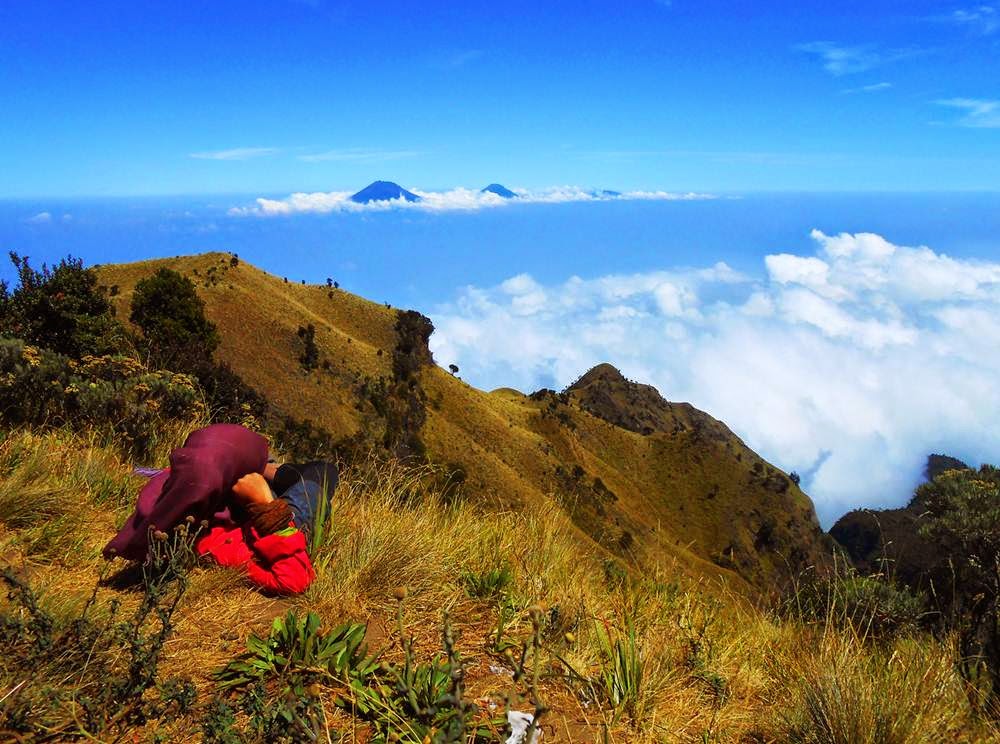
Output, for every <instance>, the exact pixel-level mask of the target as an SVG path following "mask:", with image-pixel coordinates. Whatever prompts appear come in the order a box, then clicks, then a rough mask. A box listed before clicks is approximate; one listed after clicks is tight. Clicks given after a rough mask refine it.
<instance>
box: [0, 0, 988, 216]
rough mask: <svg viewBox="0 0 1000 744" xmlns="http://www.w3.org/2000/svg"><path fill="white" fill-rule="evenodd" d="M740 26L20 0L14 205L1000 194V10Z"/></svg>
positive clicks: (6, 90)
mask: <svg viewBox="0 0 1000 744" xmlns="http://www.w3.org/2000/svg"><path fill="white" fill-rule="evenodd" d="M734 5H736V4H734V3H729V2H721V0H699V2H693V1H692V0H673V2H666V1H660V2H657V1H656V0H648V1H646V0H631V1H630V2H629V3H627V5H624V6H623V4H615V3H607V2H573V3H565V2H552V3H538V2H521V1H520V0H508V1H507V2H503V3H495V2H491V3H485V2H469V3H443V2H442V3H434V2H432V3H413V2H407V3H401V2H380V3H351V2H334V1H333V0H270V1H269V2H265V3H254V2H246V1H245V0H244V1H241V2H203V3H176V2H169V3H168V2H155V1H154V2H142V3H135V2H102V1H101V0H95V1H94V2H90V3H75V2H74V3H71V2H49V1H46V0H36V1H34V2H4V3H2V4H0V107H2V110H3V112H4V113H3V115H2V117H0V197H37V196H106V195H142V194H192V193H237V192H238V193H254V194H287V193H288V192H291V191H298V190H302V191H332V190H338V189H345V190H348V189H352V188H358V187H360V186H363V185H364V184H366V183H367V182H369V181H371V180H373V179H374V178H380V177H381V178H390V179H392V180H397V181H399V182H401V183H403V184H404V185H407V186H412V187H418V188H425V189H444V188H451V187H454V186H458V185H465V186H480V185H483V184H485V183H488V182H490V181H500V182H503V183H506V184H508V185H511V186H520V187H525V188H542V187H549V186H555V185H563V184H574V185H585V186H602V187H610V188H621V189H669V190H698V191H715V192H723V191H749V190H772V189H779V190H815V191H824V190H849V191H857V190H870V189H874V190H970V189H971V190H995V189H997V187H998V186H1000V177H998V175H997V174H998V173H1000V82H998V80H1000V75H998V74H997V73H998V68H1000V65H998V64H997V62H998V57H1000V4H998V3H995V2H990V1H984V0H978V1H977V0H973V1H972V2H955V3H949V2H921V1H916V2H914V1H912V0H911V1H909V2H902V1H898V2H897V1H883V2H870V1H869V2H856V1H854V0H848V1H847V2H841V3H837V4H835V5H832V4H830V3H827V2H816V1H814V0H806V1H805V2H772V3H768V4H767V5H766V7H762V6H763V5H764V4H761V3H746V4H739V6H741V7H733V6H734ZM623 7H624V8H625V9H624V10H623Z"/></svg>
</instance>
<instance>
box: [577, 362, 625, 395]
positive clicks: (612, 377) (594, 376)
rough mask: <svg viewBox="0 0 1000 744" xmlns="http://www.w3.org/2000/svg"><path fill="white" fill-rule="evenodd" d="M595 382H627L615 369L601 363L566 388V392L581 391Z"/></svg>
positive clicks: (605, 363) (606, 363)
mask: <svg viewBox="0 0 1000 744" xmlns="http://www.w3.org/2000/svg"><path fill="white" fill-rule="evenodd" d="M597 382H611V383H623V382H627V380H626V379H625V376H624V375H623V374H622V373H621V372H620V371H619V370H618V368H617V367H615V366H614V365H612V364H609V363H608V362H601V363H600V364H598V365H597V366H595V367H593V368H591V369H590V370H588V371H587V372H585V373H584V374H583V376H581V377H580V379H579V380H577V381H576V382H574V383H573V384H572V385H570V386H569V387H568V388H566V392H573V391H574V390H582V389H583V388H586V387H588V386H590V385H593V384H594V383H597Z"/></svg>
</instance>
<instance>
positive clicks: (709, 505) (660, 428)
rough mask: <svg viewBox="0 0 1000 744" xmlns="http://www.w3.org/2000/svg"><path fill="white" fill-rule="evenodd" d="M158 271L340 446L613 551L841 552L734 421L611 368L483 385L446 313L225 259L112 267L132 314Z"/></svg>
mask: <svg viewBox="0 0 1000 744" xmlns="http://www.w3.org/2000/svg"><path fill="white" fill-rule="evenodd" d="M161 267H169V268H173V269H174V270H177V271H179V272H181V273H182V274H184V275H186V276H189V277H190V278H192V280H193V281H195V282H196V284H198V292H199V295H200V296H201V297H202V299H203V300H204V302H205V310H206V314H207V316H208V317H209V319H210V320H212V321H213V322H214V323H216V325H217V326H218V328H219V332H220V336H221V338H222V343H221V345H220V347H219V351H218V354H219V357H220V359H221V360H222V361H224V362H226V363H227V364H229V365H230V366H231V367H232V369H234V370H235V371H236V372H237V373H238V374H240V375H241V376H242V377H243V378H244V380H245V381H246V382H247V383H248V384H250V385H251V386H253V387H254V388H255V389H257V390H259V391H260V392H262V393H263V394H264V395H265V396H266V397H267V398H268V400H269V401H271V402H272V404H273V405H274V406H275V407H276V409H278V410H279V411H281V412H282V413H285V414H287V415H292V416H296V417H298V418H300V419H310V420H312V421H313V422H314V423H315V424H317V425H320V426H322V427H323V429H325V430H326V431H328V432H329V433H330V435H331V436H332V437H333V438H334V439H335V440H337V441H348V440H351V439H352V438H355V439H359V438H360V439H363V440H365V441H369V440H370V441H373V442H379V443H385V442H390V443H391V444H392V446H393V447H396V446H399V447H402V448H403V450H404V451H409V452H416V453H422V456H426V457H427V458H428V459H429V460H430V461H432V462H434V463H437V464H439V465H441V466H443V467H446V468H448V469H449V470H450V472H452V473H453V474H455V476H456V478H457V479H458V480H460V481H461V483H462V489H463V491H464V492H465V493H466V497H467V498H470V499H474V500H476V501H478V502H480V503H482V504H483V505H484V507H486V508H497V509H501V510H505V509H515V510H526V511H532V512H540V511H543V510H544V509H547V508H553V507H557V508H560V509H562V510H563V511H564V512H566V513H567V514H568V515H569V517H570V519H571V520H572V522H573V524H574V525H576V527H577V528H578V529H579V531H580V537H581V539H582V540H586V541H590V542H592V543H593V546H594V549H595V550H598V551H600V552H602V553H603V554H604V555H606V557H607V560H608V561H612V562H623V563H625V564H629V565H634V566H636V567H639V568H642V569H650V568H651V567H655V566H657V565H660V566H664V565H674V566H677V567H679V568H680V569H681V570H682V571H685V572H688V573H691V574H693V575H698V576H714V577H717V578H722V577H726V576H729V577H732V578H737V577H738V578H739V580H740V583H743V582H746V585H751V586H754V587H756V588H757V589H758V590H762V591H769V590H772V589H774V588H775V587H776V586H777V585H779V584H781V583H782V582H784V581H787V580H788V579H789V578H790V577H791V575H792V574H794V573H795V572H797V571H799V570H801V569H803V568H805V567H806V566H808V565H813V564H815V563H817V562H819V561H822V560H823V556H824V553H825V552H826V551H827V548H828V542H827V539H826V537H825V536H824V535H823V533H822V531H821V530H820V528H819V524H818V521H817V520H816V516H815V511H814V509H813V506H812V503H811V501H809V499H808V497H807V496H805V494H803V493H802V492H801V491H799V489H798V487H797V486H796V485H795V484H794V483H792V482H791V481H790V480H789V479H788V477H787V476H786V475H785V474H783V473H781V471H779V470H778V469H777V468H774V466H772V465H770V464H769V463H767V462H765V461H764V460H763V459H762V458H760V457H759V456H758V455H756V453H754V452H752V451H751V450H750V449H749V448H747V447H746V445H745V444H744V443H743V442H742V441H740V440H739V438H738V437H736V436H735V435H734V434H733V433H732V432H731V431H729V429H728V428H727V427H726V426H725V425H724V424H723V423H722V422H719V421H717V420H715V419H714V418H712V417H711V416H709V415H708V414H706V413H703V412H700V411H697V409H695V408H693V407H692V406H690V405H688V404H686V403H669V402H668V401H666V400H665V399H663V398H662V396H660V395H659V393H658V392H656V391H655V389H654V388H652V387H650V386H642V385H639V384H638V383H630V382H628V381H626V380H624V378H623V377H621V375H620V373H618V372H617V370H615V369H614V368H613V367H611V366H610V365H599V366H598V367H595V368H594V369H592V370H590V371H588V372H587V373H586V374H585V375H583V376H582V377H581V379H580V380H578V381H577V382H576V383H574V385H571V386H570V387H569V388H567V390H566V391H563V392H559V393H557V392H555V391H547V390H543V391H537V392H535V393H532V394H531V395H523V394H521V393H519V392H517V391H514V390H511V389H503V390H500V391H496V392H493V393H488V392H484V391H481V390H478V389H476V388H474V387H472V386H470V385H468V384H466V383H465V382H463V381H462V380H460V379H458V378H456V377H455V376H453V375H451V374H449V373H448V372H447V371H445V370H443V369H442V368H441V367H439V366H437V364H435V363H433V358H432V356H431V354H430V351H429V349H428V348H427V344H426V338H427V336H428V335H429V333H430V330H431V329H432V328H433V326H432V325H431V324H430V321H429V320H428V319H426V318H425V317H424V316H422V315H420V314H419V313H416V312H414V311H398V310H395V309H393V308H390V307H388V306H386V305H380V304H377V303H372V302H369V301H367V300H364V299H363V298H360V297H357V296H355V295H352V294H350V293H349V292H346V291H344V290H342V289H336V288H332V287H324V286H319V285H302V284H298V283H295V282H289V281H288V280H287V279H284V280H283V279H281V278H278V277H275V276H272V275H269V274H267V273H265V272H263V271H261V270H259V269H257V268H255V267H253V266H251V265H249V264H246V263H245V262H233V260H232V258H231V257H230V256H229V255H226V254H203V255H198V256H184V257H177V258H173V259H159V260H153V261H144V262H139V263H133V264H122V265H105V266H102V267H100V269H99V276H100V279H101V281H102V283H104V284H107V285H112V284H113V285H117V286H118V293H117V295H116V296H115V298H114V300H115V302H116V305H117V307H118V313H119V316H120V317H127V315H128V312H127V308H128V302H129V301H130V298H131V293H132V289H133V288H134V286H135V283H136V282H137V281H138V280H139V279H141V278H143V277H144V276H148V275H149V274H151V273H153V272H154V271H156V270H157V269H158V268H161ZM213 267H214V268H213ZM212 272H214V273H212ZM210 275H212V276H213V279H211V280H208V279H207V277H208V276H210ZM310 324H311V325H313V326H314V328H315V341H316V344H317V346H318V348H319V350H320V357H321V360H322V363H321V366H320V367H319V368H318V369H316V370H313V371H311V372H307V371H305V370H304V369H302V368H301V367H300V366H299V365H297V364H295V361H294V360H296V359H297V358H298V357H299V354H300V353H301V343H302V342H301V338H300V337H299V335H298V334H297V329H298V328H300V327H303V326H306V325H310ZM612 371H613V372H612Z"/></svg>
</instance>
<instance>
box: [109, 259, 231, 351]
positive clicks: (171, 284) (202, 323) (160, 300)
mask: <svg viewBox="0 0 1000 744" xmlns="http://www.w3.org/2000/svg"><path fill="white" fill-rule="evenodd" d="M129 320H131V321H132V322H133V323H135V324H136V325H137V326H138V327H139V329H140V330H141V331H142V335H143V336H144V337H145V339H146V342H147V343H148V344H149V348H150V352H151V354H152V356H153V358H154V360H155V361H156V363H157V364H159V365H160V366H163V367H170V368H172V369H181V370H184V371H188V370H190V369H191V368H192V367H193V366H194V365H196V364H197V363H198V362H202V361H204V360H206V359H211V357H212V352H214V351H215V349H216V347H218V345H219V335H218V332H217V331H216V328H215V324H213V323H211V322H210V321H209V320H208V319H207V318H206V317H205V303H204V302H203V301H202V300H201V298H200V297H198V293H197V292H196V291H195V287H194V283H193V282H192V281H191V280H190V279H188V278H187V277H185V276H181V275H180V274H178V273H177V272H176V271H173V270H172V269H166V268H163V269H160V270H158V271H157V272H156V273H155V274H153V275H152V276H150V277H146V278H145V279H142V280H140V281H139V282H138V283H137V284H136V285H135V292H134V293H133V295H132V312H131V314H130V315H129Z"/></svg>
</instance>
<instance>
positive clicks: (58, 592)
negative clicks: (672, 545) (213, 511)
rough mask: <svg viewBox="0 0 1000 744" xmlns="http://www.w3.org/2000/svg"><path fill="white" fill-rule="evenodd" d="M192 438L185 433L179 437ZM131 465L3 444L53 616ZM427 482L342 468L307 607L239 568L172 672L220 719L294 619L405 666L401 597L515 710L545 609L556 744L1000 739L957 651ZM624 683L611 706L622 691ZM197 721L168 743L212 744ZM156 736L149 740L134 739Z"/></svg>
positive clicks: (92, 548)
mask: <svg viewBox="0 0 1000 744" xmlns="http://www.w3.org/2000/svg"><path fill="white" fill-rule="evenodd" d="M183 435H184V432H183V431H178V432H175V434H174V436H175V437H176V440H175V441H176V442H180V441H181V439H182V438H183ZM168 445H169V442H166V441H165V442H164V445H163V446H164V447H165V448H166V447H167V446H168ZM131 465H132V463H129V462H127V461H125V460H123V459H122V458H121V457H120V456H119V455H118V454H117V452H116V451H115V450H113V449H108V448H103V447H100V446H98V445H97V440H96V438H93V437H86V436H82V435H79V434H71V433H67V432H64V431H52V432H48V433H45V434H38V433H32V432H29V431H25V430H18V431H12V432H5V433H4V434H3V439H2V441H0V524H2V525H3V532H2V534H0V550H2V553H3V555H4V556H5V557H6V558H7V561H8V563H12V564H13V565H14V566H15V567H16V569H17V570H18V572H19V573H20V574H22V575H23V576H26V577H27V578H28V580H29V581H30V582H31V583H32V584H33V585H35V586H37V587H39V588H41V589H42V590H43V593H42V601H43V604H44V605H45V606H46V607H48V608H51V609H52V610H53V614H54V615H55V616H56V617H61V618H69V617H72V616H73V614H74V612H76V611H78V609H79V607H80V606H81V605H82V603H83V602H84V601H85V599H86V597H87V596H88V595H89V593H90V590H91V587H92V586H93V583H94V580H95V579H96V575H97V572H98V569H99V566H100V563H101V560H100V558H99V555H98V551H99V548H100V546H101V544H102V543H103V542H104V540H105V539H106V538H107V537H108V535H109V534H110V531H111V528H112V526H113V525H114V524H116V523H118V522H120V521H121V520H122V519H123V518H124V516H125V515H126V514H127V512H128V510H129V508H130V502H131V495H132V493H133V492H134V490H135V488H136V487H137V486H138V485H139V483H140V482H141V481H140V480H138V479H136V478H135V477H133V476H131V475H130V474H129V473H130V467H131ZM427 467H429V466H423V467H422V468H418V469H413V468H408V467H405V466H403V465H401V464H400V463H398V462H395V461H391V460H389V461H386V460H381V459H379V458H370V459H363V460H361V461H359V462H357V463H355V464H353V465H350V466H349V467H347V468H346V469H345V472H344V477H343V481H342V485H341V486H340V488H339V489H338V491H337V493H336V495H335V498H334V504H333V515H332V517H333V521H332V529H331V530H330V532H329V533H328V535H327V537H326V538H325V540H324V543H323V545H322V547H321V548H320V550H319V551H317V554H316V556H315V558H316V563H317V564H318V565H319V576H318V579H317V581H316V583H315V584H314V585H313V587H312V588H311V589H310V590H309V591H308V592H307V594H305V595H304V596H302V597H297V598H292V599H269V598H266V597H263V596H262V595H260V594H259V593H257V592H255V591H253V590H252V589H251V588H250V587H249V586H248V585H247V584H246V583H245V581H244V580H243V579H242V578H241V577H239V575H238V574H235V573H233V572H231V571H227V570H223V569H219V568H216V567H201V568H198V569H196V570H195V573H194V575H193V580H192V584H191V588H190V589H189V591H188V593H187V595H186V596H185V597H184V601H183V604H182V605H181V607H180V609H179V611H178V618H177V622H176V631H175V634H174V636H173V637H172V638H171V639H170V640H169V641H168V643H167V645H166V646H165V649H164V660H163V665H164V670H165V671H166V672H169V673H170V674H183V675H189V676H191V677H192V679H193V680H194V681H195V682H196V684H197V687H198V690H199V703H198V705H199V706H200V705H204V704H205V701H207V700H208V698H209V697H210V696H211V693H212V691H213V683H212V681H211V679H210V673H211V672H212V671H213V670H214V669H216V668H218V667H219V666H220V665H222V664H224V663H225V662H226V661H227V660H229V659H230V658H232V657H233V656H234V655H235V654H236V653H237V652H239V651H240V650H241V649H242V644H243V641H244V639H245V637H246V636H247V634H248V633H250V632H263V631H264V630H265V629H266V628H267V626H268V625H269V624H270V622H271V620H272V619H273V618H274V617H277V616H279V615H283V614H284V613H285V612H286V611H287V610H288V609H290V608H296V609H298V610H300V611H306V610H314V611H316V612H317V613H319V614H320V615H321V617H322V618H323V619H324V622H325V623H327V624H329V625H331V626H332V625H334V624H337V623H340V622H344V621H347V620H355V621H362V622H365V623H367V624H368V628H369V644H370V646H371V647H372V648H373V649H382V650H383V651H384V654H385V657H386V658H389V659H398V658H399V657H400V655H401V651H400V648H399V645H398V643H397V640H398V638H397V634H396V633H395V632H394V631H393V630H392V628H393V624H394V617H395V612H396V607H397V603H396V600H395V599H394V598H393V592H394V589H396V588H397V587H399V586H405V587H407V588H408V597H407V599H406V600H405V603H404V616H403V617H404V625H405V628H406V632H407V633H413V634H414V635H415V637H416V647H417V651H418V653H419V654H420V655H422V656H423V657H426V658H429V657H430V656H431V655H432V654H433V653H434V652H435V651H437V650H439V649H440V628H441V618H442V612H443V611H445V610H447V611H448V613H449V614H450V616H451V618H452V622H453V623H454V626H455V629H456V631H457V632H458V635H459V642H458V646H459V649H460V650H461V652H462V654H463V656H464V657H465V658H466V659H467V662H468V665H469V668H468V687H467V689H468V693H469V695H470V696H471V697H473V698H475V699H477V700H478V701H479V702H481V703H482V704H484V705H485V704H486V703H487V701H489V700H493V701H495V702H497V703H498V704H500V705H501V706H502V705H503V701H504V698H505V696H506V695H507V694H508V692H509V691H510V689H511V687H512V683H511V681H510V679H509V677H508V676H507V674H506V673H505V669H509V661H508V660H507V659H505V658H504V655H503V653H501V652H497V650H496V648H497V639H498V626H499V625H500V624H501V615H502V616H503V624H502V628H500V633H499V639H500V641H509V642H512V643H514V642H518V641H520V640H522V639H524V638H525V637H527V636H529V635H530V633H531V621H530V616H529V613H530V610H529V608H531V607H532V606H536V607H537V606H539V605H540V606H541V607H542V608H543V613H544V618H545V619H544V622H543V651H542V654H541V660H540V672H541V682H540V684H539V687H538V693H539V694H540V696H541V698H542V699H543V700H544V701H545V703H546V704H547V705H548V706H549V707H550V708H551V712H550V713H548V714H547V716H546V717H545V718H544V719H543V729H544V731H545V736H544V741H550V742H555V741H581V742H589V741H593V742H604V741H610V742H633V741H634V742H772V741H773V742H784V741H799V742H816V743H829V744H834V743H843V744H847V743H848V742H851V743H853V742H872V744H874V743H875V742H891V743H893V744H895V743H897V742H898V743H900V744H909V743H911V742H913V743H916V742H945V741H948V742H951V741H969V742H972V741H990V740H994V739H993V736H994V735H993V734H992V733H991V732H990V731H989V729H988V727H987V725H986V724H985V723H984V722H982V721H979V720H977V719H976V718H975V717H974V716H973V714H972V713H971V711H970V709H969V705H968V702H967V698H966V695H965V693H964V690H963V687H962V682H961V680H960V678H959V677H958V675H957V674H956V673H955V671H954V653H955V651H954V648H953V647H952V644H951V642H950V640H949V639H947V638H945V639H943V640H935V639H932V638H930V637H929V636H924V635H912V636H901V637H897V638H893V639H889V640H885V641H881V642H877V643H876V642H875V641H873V640H872V639H866V638H864V637H863V635H859V634H858V633H857V632H855V631H852V630H851V629H850V628H847V629H839V630H838V629H837V626H836V625H835V624H825V623H805V622H802V621H800V620H796V619H794V618H791V619H790V618H787V617H786V618H782V617H781V616H779V615H778V614H776V613H774V612H771V611H769V610H768V609H767V608H762V607H758V606H754V605H753V604H752V603H750V602H748V601H746V598H745V597H744V596H742V595H740V594H737V593H735V592H734V591H733V590H732V589H731V588H730V587H729V586H727V585H726V583H725V582H724V581H719V580H718V579H716V578H710V577H706V578H702V579H691V578H689V573H690V572H688V571H683V570H681V568H680V567H679V566H677V565H676V564H673V563H669V562H666V563H659V564H655V565H654V566H653V567H651V568H650V569H648V570H647V571H645V572H642V573H634V574H632V575H623V574H619V573H617V572H615V571H609V563H608V560H607V555H606V554H605V553H604V552H603V551H601V550H600V549H599V548H598V547H597V546H596V545H594V544H593V543H589V542H583V541H581V540H580V539H579V533H578V531H577V529H576V528H575V527H574V526H573V524H572V523H571V521H570V520H569V519H568V518H567V517H566V516H565V513H564V511H563V509H562V508H561V507H560V506H559V505H558V504H557V503H556V502H555V501H554V500H549V501H547V502H542V503H541V504H539V505H538V506H537V507H535V508H531V509H526V510H523V511H512V510H504V509H496V510H488V509H484V508H482V506H481V505H478V504H473V503H469V502H467V501H463V500H462V499H458V500H454V499H452V500H450V501H449V502H448V503H446V502H445V500H443V499H442V498H441V497H440V494H439V493H438V492H436V491H435V490H433V488H429V487H428V485H427V484H429V483H433V482H435V479H433V478H428V477H427V475H428V472H427ZM501 567H503V568H506V569H507V570H508V572H509V575H510V578H509V581H506V582H499V585H500V589H499V591H498V592H496V594H495V595H494V596H479V597H477V596H472V595H473V594H475V593H476V592H472V591H470V583H469V581H470V579H469V577H470V576H483V575H485V574H488V573H489V572H491V571H494V570H496V569H498V568H501ZM488 588H489V584H487V589H488ZM113 599H118V600H120V601H123V602H124V603H125V604H126V605H128V604H129V603H134V602H136V601H137V598H136V596H135V592H134V591H132V590H131V589H129V588H128V587H127V586H122V587H116V586H115V585H114V584H113V583H112V584H109V585H106V586H104V587H103V588H101V589H100V590H99V592H98V600H97V603H98V606H99V607H101V608H105V607H107V605H108V603H109V602H111V601H112V600H113ZM0 669H2V676H0V698H4V699H14V698H13V697H12V698H5V696H6V695H7V694H8V693H10V692H11V691H12V690H14V689H15V688H16V686H17V685H18V684H19V683H22V682H24V681H25V675H26V674H29V671H28V670H25V669H16V668H8V667H5V666H3V665H2V664H0ZM63 673H65V670H63V671H62V672H60V674H63ZM616 675H617V676H616ZM34 681H35V683H38V682H39V680H38V679H37V678H36V679H35V680H34ZM616 681H617V683H618V684H619V685H620V692H621V693H622V694H621V696H620V700H619V703H618V704H617V705H614V704H612V702H611V701H610V698H609V696H608V695H607V694H606V691H607V690H608V689H609V687H610V686H611V683H614V682H616ZM602 691H603V692H602ZM322 694H323V695H328V694H329V695H332V694H333V693H332V692H330V691H325V692H324V693H322ZM15 696H16V693H15ZM328 703H329V701H328ZM0 705H3V703H0ZM515 707H518V708H519V709H525V710H530V709H531V707H532V704H531V702H530V701H527V700H520V701H517V702H516V706H515ZM199 710H200V708H198V707H197V706H196V709H195V712H194V713H192V715H191V717H190V718H189V719H185V720H182V721H181V722H179V723H175V724H173V726H172V728H170V729H168V730H161V731H160V735H161V736H164V735H165V736H166V737H167V740H170V741H189V740H192V741H193V740H197V739H198V738H199V733H198V729H197V726H196V725H193V723H192V721H194V720H196V718H197V715H198V711H199ZM327 710H328V711H333V710H334V706H333V705H332V704H328V705H327ZM330 722H331V724H332V725H333V727H334V728H335V729H337V730H338V731H339V735H340V736H342V737H343V738H342V739H341V740H342V741H365V737H366V734H365V731H366V729H365V726H364V725H363V724H362V723H359V722H357V721H352V720H351V719H350V718H349V717H348V716H346V715H344V714H343V713H340V714H336V715H331V716H330ZM154 728H155V727H153V726H152V725H150V726H149V727H147V728H146V729H143V730H141V731H138V732H135V736H136V740H144V739H146V738H150V737H151V736H152V734H153V729H154Z"/></svg>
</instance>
